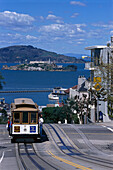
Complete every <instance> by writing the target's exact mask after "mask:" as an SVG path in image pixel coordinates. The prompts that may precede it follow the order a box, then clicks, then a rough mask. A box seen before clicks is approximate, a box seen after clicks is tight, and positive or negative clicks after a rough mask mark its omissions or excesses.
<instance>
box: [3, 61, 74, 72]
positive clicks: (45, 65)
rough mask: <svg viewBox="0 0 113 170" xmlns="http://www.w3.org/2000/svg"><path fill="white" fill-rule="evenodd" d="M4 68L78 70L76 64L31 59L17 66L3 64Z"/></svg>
mask: <svg viewBox="0 0 113 170" xmlns="http://www.w3.org/2000/svg"><path fill="white" fill-rule="evenodd" d="M2 69H3V70H25V71H76V69H77V66H75V65H67V66H65V67H64V66H63V65H57V64H55V63H54V62H51V61H50V60H49V61H30V62H29V63H24V64H18V65H15V66H8V65H3V67H2Z"/></svg>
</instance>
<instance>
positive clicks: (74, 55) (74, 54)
mask: <svg viewBox="0 0 113 170" xmlns="http://www.w3.org/2000/svg"><path fill="white" fill-rule="evenodd" d="M64 55H66V56H69V57H76V58H77V59H82V56H88V55H87V54H76V53H66V54H64ZM84 61H90V58H84Z"/></svg>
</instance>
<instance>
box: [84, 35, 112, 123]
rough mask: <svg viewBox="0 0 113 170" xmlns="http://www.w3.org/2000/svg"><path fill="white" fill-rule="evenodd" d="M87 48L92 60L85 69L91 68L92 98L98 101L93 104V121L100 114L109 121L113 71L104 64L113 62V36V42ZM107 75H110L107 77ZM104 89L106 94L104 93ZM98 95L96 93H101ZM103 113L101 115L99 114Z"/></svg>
mask: <svg viewBox="0 0 113 170" xmlns="http://www.w3.org/2000/svg"><path fill="white" fill-rule="evenodd" d="M85 49H86V50H90V51H91V62H90V63H86V64H85V69H88V70H90V80H91V84H90V89H91V94H90V95H91V100H93V98H95V99H96V101H97V106H96V107H95V105H92V107H91V119H92V121H93V122H95V121H96V120H97V122H98V121H99V116H101V117H102V119H103V122H109V121H110V119H109V116H108V101H107V97H108V95H112V96H113V94H112V88H111V87H112V85H113V82H112V76H113V75H112V74H111V72H109V70H108V72H106V70H105V67H103V66H102V65H104V66H105V65H106V66H109V65H110V64H113V37H111V43H108V44H107V45H106V46H99V45H95V46H90V47H86V48H85ZM105 77H108V78H107V79H105ZM102 91H104V95H102ZM99 93H100V97H98V96H97V95H95V94H99ZM99 113H101V115H99Z"/></svg>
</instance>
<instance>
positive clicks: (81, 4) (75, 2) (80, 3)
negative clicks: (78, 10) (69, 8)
mask: <svg viewBox="0 0 113 170" xmlns="http://www.w3.org/2000/svg"><path fill="white" fill-rule="evenodd" d="M70 4H71V5H80V6H86V4H84V3H82V2H80V1H71V2H70Z"/></svg>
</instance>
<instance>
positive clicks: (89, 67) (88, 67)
mask: <svg viewBox="0 0 113 170" xmlns="http://www.w3.org/2000/svg"><path fill="white" fill-rule="evenodd" d="M84 69H85V70H95V68H94V63H93V62H88V63H85V68H84Z"/></svg>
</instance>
